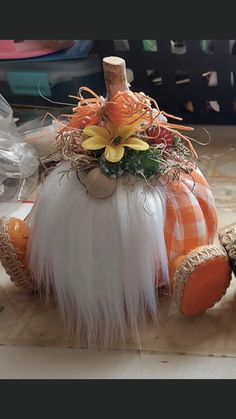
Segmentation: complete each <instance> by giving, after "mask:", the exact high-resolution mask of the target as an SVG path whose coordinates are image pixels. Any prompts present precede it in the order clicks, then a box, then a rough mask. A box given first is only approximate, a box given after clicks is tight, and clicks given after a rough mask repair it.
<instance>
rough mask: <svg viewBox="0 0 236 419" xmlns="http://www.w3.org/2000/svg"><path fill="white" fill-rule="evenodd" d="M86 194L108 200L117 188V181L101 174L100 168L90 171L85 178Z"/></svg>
mask: <svg viewBox="0 0 236 419" xmlns="http://www.w3.org/2000/svg"><path fill="white" fill-rule="evenodd" d="M86 186H87V190H88V192H89V193H90V194H91V195H92V196H94V197H95V198H100V199H103V198H108V197H109V196H111V195H112V194H113V193H114V192H115V190H116V188H117V179H115V178H109V177H108V176H106V175H104V174H103V173H102V172H101V169H100V167H96V168H95V169H93V170H91V171H90V172H89V173H88V175H87V178H86Z"/></svg>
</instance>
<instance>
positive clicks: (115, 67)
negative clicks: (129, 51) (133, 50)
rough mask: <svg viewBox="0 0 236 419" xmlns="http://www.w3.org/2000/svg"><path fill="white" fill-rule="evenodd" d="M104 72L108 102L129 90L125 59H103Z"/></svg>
mask: <svg viewBox="0 0 236 419" xmlns="http://www.w3.org/2000/svg"><path fill="white" fill-rule="evenodd" d="M103 71H104V78H105V83H106V89H107V99H108V100H110V99H111V98H112V97H113V96H114V95H115V94H116V93H117V92H123V91H125V90H129V85H128V82H127V76H126V65H125V60H123V58H120V57H105V58H103Z"/></svg>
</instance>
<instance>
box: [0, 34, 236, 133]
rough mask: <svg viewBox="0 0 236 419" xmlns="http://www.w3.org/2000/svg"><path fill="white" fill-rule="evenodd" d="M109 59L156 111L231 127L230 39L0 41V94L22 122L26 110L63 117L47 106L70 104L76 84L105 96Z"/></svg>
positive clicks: (233, 44) (235, 68) (235, 105)
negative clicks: (118, 60)
mask: <svg viewBox="0 0 236 419" xmlns="http://www.w3.org/2000/svg"><path fill="white" fill-rule="evenodd" d="M107 55H118V56H120V57H123V58H124V59H125V60H126V64H127V75H128V80H129V82H130V83H131V89H132V90H135V91H144V92H145V93H146V94H148V95H150V96H152V97H153V98H155V99H156V100H157V102H158V104H159V106H160V108H161V109H163V110H166V111H167V112H170V113H173V114H175V115H179V116H182V117H183V118H184V120H185V122H189V123H193V124H202V123H204V124H215V125H217V124H221V125H222V124H233V125H234V123H235V115H236V89H235V74H236V58H235V57H236V41H235V40H193V41H191V40H187V41H184V40H135V41H134V40H99V41H94V40H0V92H1V94H2V95H3V96H4V97H5V99H6V100H7V101H8V102H9V104H10V105H11V106H12V107H13V108H14V112H15V114H16V116H17V117H20V118H21V120H27V119H28V118H29V114H30V111H31V109H34V116H35V115H36V112H38V114H39V115H40V113H41V110H42V109H44V111H45V108H50V109H52V108H58V110H60V112H61V108H62V107H63V104H58V103H57V104H55V103H53V102H64V103H68V104H70V102H71V100H70V99H69V98H68V95H69V94H72V95H76V94H77V91H78V89H79V87H80V86H83V85H87V86H88V87H90V88H91V89H93V90H94V91H96V92H97V93H98V94H100V95H105V85H104V80H103V73H102V67H101V61H102V58H103V57H104V56H107ZM47 99H48V100H47ZM64 106H65V105H64ZM67 110H68V106H67Z"/></svg>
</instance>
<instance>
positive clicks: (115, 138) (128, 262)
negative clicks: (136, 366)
mask: <svg viewBox="0 0 236 419" xmlns="http://www.w3.org/2000/svg"><path fill="white" fill-rule="evenodd" d="M103 69H104V76H105V82H106V88H107V97H106V98H103V97H99V96H97V95H96V94H95V93H94V92H93V91H91V90H90V89H89V88H87V87H81V88H80V90H79V93H78V97H75V99H76V100H77V102H78V105H77V106H76V107H75V108H74V109H73V114H72V115H67V123H65V124H64V126H63V128H61V129H60V130H59V132H58V136H57V151H58V152H59V153H60V156H61V161H60V163H59V164H58V165H57V166H56V167H55V168H54V169H53V171H52V172H51V173H50V174H49V175H48V176H47V178H46V180H45V182H44V183H43V184H42V187H41V190H40V192H39V195H38V197H37V200H36V202H35V204H34V206H33V209H32V213H31V216H30V219H29V220H28V221H27V222H23V221H20V220H18V219H15V218H2V219H1V227H0V257H1V262H2V264H3V266H4V267H5V269H6V271H7V273H8V274H9V275H10V277H11V279H12V281H14V282H15V284H16V285H18V286H20V287H23V288H25V289H29V290H32V291H37V292H41V293H42V294H43V295H44V296H45V297H46V296H47V295H48V294H49V293H53V294H54V295H55V297H56V300H57V301H58V304H59V307H60V310H61V312H62V315H63V318H64V321H65V323H66V326H67V329H68V330H69V332H71V333H72V334H73V335H75V336H81V335H83V336H85V337H86V340H87V343H88V344H89V345H99V346H103V347H109V346H111V345H114V344H115V343H117V342H118V341H120V340H122V341H125V339H126V336H127V334H128V333H129V335H130V333H131V335H132V336H133V338H134V339H136V340H138V335H139V327H140V324H142V323H143V322H144V321H145V319H146V318H147V317H148V318H150V316H151V317H153V318H156V315H157V310H158V309H157V305H158V290H159V289H160V288H161V287H163V286H165V287H166V286H168V287H170V289H171V290H172V292H173V296H174V299H175V301H176V304H177V307H178V310H179V311H180V312H181V313H183V314H185V315H197V314H199V313H201V312H203V311H205V310H206V309H208V308H209V307H211V306H212V305H214V304H215V303H216V302H217V301H219V300H220V298H221V297H222V296H223V295H224V293H225V291H226V289H227V287H228V285H229V282H230V278H231V262H230V259H229V257H228V256H227V251H226V250H227V249H225V247H224V246H216V245H213V244H212V243H213V239H214V237H215V234H216V229H217V214H216V208H215V203H214V198H213V195H212V192H211V190H210V188H209V186H208V184H207V181H206V180H205V178H204V176H203V175H202V173H201V172H200V170H199V168H198V167H197V163H196V161H197V155H196V152H195V150H194V148H193V146H192V144H191V139H190V138H189V137H188V136H186V135H184V134H182V133H181V131H185V132H187V131H191V130H192V128H189V127H186V126H182V125H179V124H177V123H176V122H175V121H174V123H171V122H169V119H172V120H177V121H178V120H180V119H181V118H177V117H174V116H173V115H169V114H167V113H166V112H164V111H160V109H159V107H158V105H157V103H156V101H155V100H154V99H152V98H151V97H148V96H146V95H145V94H144V93H142V92H141V93H137V92H133V91H131V90H129V85H128V83H127V79H126V69H125V61H124V60H123V59H121V58H118V57H107V58H104V60H103ZM83 93H86V97H84V95H83ZM89 95H90V96H89ZM88 96H89V97H88ZM226 242H227V240H226V239H225V241H224V243H226ZM228 243H229V240H228V242H227V243H226V245H227V244H228Z"/></svg>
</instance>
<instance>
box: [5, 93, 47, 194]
mask: <svg viewBox="0 0 236 419" xmlns="http://www.w3.org/2000/svg"><path fill="white" fill-rule="evenodd" d="M38 171H39V159H38V155H37V153H36V151H35V150H34V148H33V147H31V146H30V145H29V144H26V143H25V142H24V140H23V138H22V137H21V136H20V135H19V132H18V130H17V127H16V124H15V121H14V118H13V111H12V108H11V107H10V105H9V104H8V103H7V101H6V100H5V99H4V97H3V96H2V95H1V94H0V202H3V201H9V200H10V201H12V200H16V201H21V200H23V199H25V198H27V197H29V195H30V194H31V193H32V192H33V190H34V189H35V188H36V186H37V184H38Z"/></svg>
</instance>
